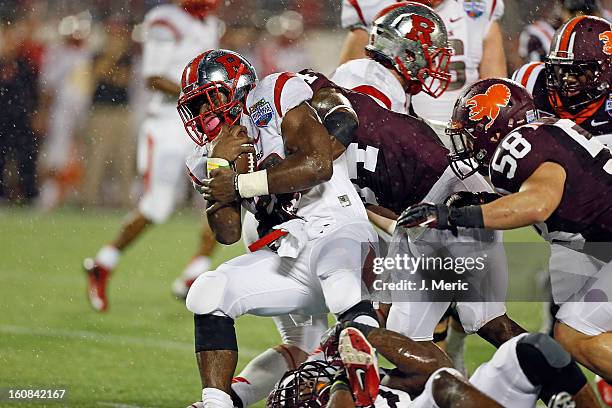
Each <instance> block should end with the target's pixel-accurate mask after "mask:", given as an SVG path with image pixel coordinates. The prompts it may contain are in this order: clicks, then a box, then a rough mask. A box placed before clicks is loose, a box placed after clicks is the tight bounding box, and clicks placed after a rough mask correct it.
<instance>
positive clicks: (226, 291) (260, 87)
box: [187, 73, 377, 326]
mask: <svg viewBox="0 0 612 408" xmlns="http://www.w3.org/2000/svg"><path fill="white" fill-rule="evenodd" d="M312 95H313V94H312V90H311V88H310V87H309V86H308V84H306V83H305V82H304V80H303V79H302V78H301V77H299V76H297V75H296V74H292V73H277V74H272V75H269V76H267V77H265V78H263V79H262V80H261V81H259V82H258V83H257V86H256V87H255V89H253V90H252V91H251V92H250V93H249V95H248V97H247V100H246V108H247V111H248V115H246V114H243V116H242V118H241V124H242V125H244V126H246V127H247V129H248V133H249V135H250V136H251V137H252V138H253V139H254V141H255V143H254V144H255V150H256V160H257V165H258V168H259V169H263V168H268V167H269V166H273V165H274V164H276V163H278V162H279V161H281V160H283V159H284V158H285V157H286V154H285V148H284V142H283V137H282V130H281V129H282V128H281V126H282V122H283V118H284V117H285V116H286V114H287V113H288V112H289V111H291V110H292V109H293V108H295V107H297V106H299V105H301V104H302V103H305V102H307V101H308V100H309V99H311V98H312ZM188 165H190V164H189V163H188ZM190 167H191V168H194V169H195V167H196V166H193V165H190ZM200 168H201V166H200ZM192 173H193V171H192ZM282 196H290V199H289V200H287V199H286V197H284V198H283V197H282ZM283 200H284V201H283ZM243 205H244V206H245V207H247V209H248V210H249V211H251V212H255V214H256V216H257V219H258V220H259V222H260V227H261V225H262V222H263V223H265V220H268V219H274V217H273V215H274V213H275V212H277V213H278V212H281V211H283V212H284V213H285V214H289V215H293V217H289V218H290V219H289V221H285V222H282V223H280V224H276V225H271V227H272V230H277V229H283V230H285V231H287V232H288V235H285V236H284V237H282V238H280V239H279V240H278V241H277V244H279V247H278V250H277V251H276V252H275V251H272V250H271V249H269V248H267V247H263V248H262V249H260V250H257V251H255V252H252V253H247V254H245V255H242V256H239V257H237V258H234V259H232V260H230V261H228V262H226V263H224V264H222V265H221V266H219V268H217V269H216V270H215V271H212V272H209V273H206V274H203V275H201V276H200V277H199V278H198V279H197V280H196V281H195V283H194V284H193V286H192V287H191V289H190V291H189V294H188V296H187V307H188V309H189V310H190V311H192V312H193V313H196V314H210V313H213V314H217V315H225V316H229V317H231V318H236V317H238V316H241V315H243V314H247V313H248V314H255V315H260V316H279V315H284V314H289V313H295V314H303V315H311V314H312V315H316V314H321V313H326V312H328V311H330V312H332V313H335V314H339V313H342V312H344V311H346V310H348V309H349V308H350V307H352V306H353V305H355V304H357V303H358V302H359V301H360V300H361V299H362V290H361V287H362V280H361V271H362V262H363V261H362V260H363V259H365V255H367V252H368V251H369V247H368V245H367V244H366V245H365V246H364V245H363V243H368V242H376V240H377V237H376V234H375V233H374V231H373V230H372V228H371V226H370V224H369V222H368V219H367V215H366V212H365V208H364V206H363V204H362V202H361V199H360V197H359V195H358V194H357V192H356V191H355V189H354V187H353V185H352V183H351V181H350V179H349V176H348V170H347V165H346V162H345V159H344V157H341V158H339V159H337V160H336V161H335V162H334V169H333V176H332V178H331V179H330V180H329V181H327V182H324V183H321V184H319V185H317V186H315V187H313V188H311V189H309V190H307V191H305V192H302V193H297V194H293V195H287V194H284V195H272V196H265V197H256V198H255V199H254V200H243ZM262 220H264V221H262ZM266 225H267V224H266ZM261 235H262V233H261V231H260V236H261ZM363 251H366V253H365V254H364V253H363ZM254 272H256V273H254ZM340 291H341V293H342V294H343V296H338V293H339V292H340ZM281 326H282V325H281Z"/></svg>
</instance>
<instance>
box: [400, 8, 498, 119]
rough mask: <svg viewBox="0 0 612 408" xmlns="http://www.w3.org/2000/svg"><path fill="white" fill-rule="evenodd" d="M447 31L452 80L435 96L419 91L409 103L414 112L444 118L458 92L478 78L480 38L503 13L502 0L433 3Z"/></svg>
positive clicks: (434, 117)
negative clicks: (450, 49)
mask: <svg viewBox="0 0 612 408" xmlns="http://www.w3.org/2000/svg"><path fill="white" fill-rule="evenodd" d="M436 12H437V13H438V14H439V15H440V17H442V20H443V21H444V24H445V25H446V29H447V31H448V40H449V43H450V45H451V47H452V48H453V49H454V51H455V55H453V56H452V57H451V63H450V65H449V70H450V73H451V75H452V78H453V79H452V82H451V83H450V85H449V87H448V88H447V89H446V91H445V92H444V93H443V94H442V95H441V96H440V97H439V98H437V99H434V98H432V97H431V96H429V95H427V94H425V93H422V92H421V93H420V94H418V95H414V96H413V98H412V103H413V104H414V108H415V111H416V113H418V114H419V116H422V117H424V118H426V119H432V120H438V121H442V122H448V121H449V119H450V117H451V114H452V112H453V106H454V104H455V101H456V100H457V98H458V96H459V95H460V94H461V92H462V91H463V90H464V89H465V88H466V87H468V86H469V85H471V84H473V83H474V82H476V81H477V80H478V79H479V71H478V70H479V68H480V63H481V60H482V50H483V48H482V47H483V41H484V38H485V36H486V35H487V33H488V32H489V28H490V27H491V24H492V23H493V22H494V21H495V20H498V19H500V18H501V17H502V15H503V13H504V2H503V0H478V1H459V0H445V1H444V2H443V3H442V4H441V5H440V6H438V7H436Z"/></svg>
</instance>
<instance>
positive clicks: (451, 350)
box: [446, 324, 467, 375]
mask: <svg viewBox="0 0 612 408" xmlns="http://www.w3.org/2000/svg"><path fill="white" fill-rule="evenodd" d="M466 336H467V334H466V333H464V332H463V331H457V330H455V329H453V326H452V325H450V324H449V325H448V335H447V337H446V353H447V354H448V356H449V357H450V358H451V360H452V361H453V365H454V366H455V368H456V369H457V370H458V371H460V372H461V373H462V374H463V375H467V371H466V369H465V360H464V354H465V337H466Z"/></svg>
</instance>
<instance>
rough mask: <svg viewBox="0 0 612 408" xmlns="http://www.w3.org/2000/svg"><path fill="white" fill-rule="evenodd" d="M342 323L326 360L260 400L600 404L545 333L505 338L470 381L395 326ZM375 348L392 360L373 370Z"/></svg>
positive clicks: (272, 405) (272, 407) (288, 377)
mask: <svg viewBox="0 0 612 408" xmlns="http://www.w3.org/2000/svg"><path fill="white" fill-rule="evenodd" d="M340 326H341V328H342V327H344V329H343V330H342V331H341V332H340V334H339V336H338V340H337V342H338V344H337V352H332V353H333V354H332V355H331V356H330V359H329V360H328V361H315V362H308V363H305V364H303V365H302V366H300V368H298V369H297V370H293V371H290V372H288V373H286V374H285V375H284V376H283V378H282V379H281V380H280V381H279V383H278V385H277V386H276V388H275V389H274V391H273V392H272V393H271V394H270V396H269V398H268V401H267V404H266V407H268V408H292V407H298V406H309V407H335V408H340V407H341V408H353V407H356V406H357V407H365V406H373V407H379V408H387V407H398V408H399V407H402V408H421V407H422V408H430V407H439V408H444V407H464V408H465V407H478V408H480V407H501V406H504V407H513V408H514V407H516V408H531V407H534V406H535V405H536V402H537V400H538V399H541V400H542V401H543V402H544V403H546V404H548V406H549V407H558V408H560V407H592V408H595V407H597V406H598V403H597V399H596V397H595V395H594V393H593V390H592V389H591V388H590V386H589V384H588V383H587V379H586V377H585V376H584V374H583V373H582V371H581V370H580V368H579V367H578V365H577V364H576V362H575V361H574V360H573V359H572V358H571V356H570V355H569V353H567V352H566V351H565V350H563V348H562V347H561V346H560V345H559V344H558V343H557V342H556V341H555V340H553V339H552V338H551V337H549V336H548V335H545V334H541V333H524V334H522V335H520V336H517V337H515V338H513V339H511V340H509V341H508V342H506V343H504V345H502V346H501V347H500V348H499V350H497V351H496V352H495V354H494V355H493V357H492V358H491V360H490V361H488V362H486V363H484V364H482V365H481V366H480V367H479V368H478V369H477V370H476V372H475V373H474V375H473V376H472V377H471V378H470V381H469V382H468V381H467V380H465V379H464V378H463V376H462V375H461V374H460V373H459V372H458V371H457V370H454V369H451V368H441V369H437V370H434V371H432V369H431V367H429V366H428V363H427V360H428V358H429V357H431V356H429V355H427V352H426V351H425V350H423V349H422V348H421V347H420V344H419V343H418V342H414V341H412V340H410V339H409V338H407V337H404V336H402V335H400V334H398V333H395V332H393V331H390V330H385V329H379V328H371V327H367V326H366V327H364V326H362V325H360V324H356V323H346V324H342V325H340ZM377 351H378V353H380V355H382V356H383V357H385V358H386V359H387V360H389V361H390V362H392V363H393V364H394V365H395V366H396V368H394V369H392V370H384V371H382V370H380V372H379V370H378V367H377V355H376V352H377ZM415 372H420V373H424V374H425V375H427V377H428V380H427V385H426V387H425V389H424V391H423V392H422V393H420V394H417V395H416V396H414V394H411V393H410V391H409V390H407V389H406V387H405V382H406V379H407V378H409V377H410V376H412V375H414V373H415Z"/></svg>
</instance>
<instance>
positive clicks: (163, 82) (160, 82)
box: [147, 76, 181, 98]
mask: <svg viewBox="0 0 612 408" xmlns="http://www.w3.org/2000/svg"><path fill="white" fill-rule="evenodd" d="M147 87H148V88H149V89H151V90H153V91H161V92H164V93H166V94H168V95H169V96H175V97H177V98H178V96H179V94H180V93H181V87H180V86H179V85H178V84H176V83H174V82H173V81H170V80H169V79H166V78H164V77H161V76H152V77H148V78H147Z"/></svg>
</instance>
